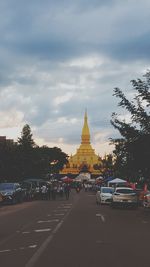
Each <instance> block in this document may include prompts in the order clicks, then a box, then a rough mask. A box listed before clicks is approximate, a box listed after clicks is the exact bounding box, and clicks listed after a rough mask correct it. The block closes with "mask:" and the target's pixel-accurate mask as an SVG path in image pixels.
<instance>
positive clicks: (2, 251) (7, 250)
mask: <svg viewBox="0 0 150 267" xmlns="http://www.w3.org/2000/svg"><path fill="white" fill-rule="evenodd" d="M10 251H11V249H5V250H0V253H4V252H10Z"/></svg>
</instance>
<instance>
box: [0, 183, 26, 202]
mask: <svg viewBox="0 0 150 267" xmlns="http://www.w3.org/2000/svg"><path fill="white" fill-rule="evenodd" d="M0 194H1V195H2V202H4V203H12V204H15V203H17V202H22V200H23V191H22V189H21V186H20V184H19V183H0Z"/></svg>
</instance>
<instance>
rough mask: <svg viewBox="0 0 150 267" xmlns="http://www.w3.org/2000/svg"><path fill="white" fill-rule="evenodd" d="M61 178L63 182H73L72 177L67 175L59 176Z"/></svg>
mask: <svg viewBox="0 0 150 267" xmlns="http://www.w3.org/2000/svg"><path fill="white" fill-rule="evenodd" d="M61 180H62V181H63V182H64V183H71V182H73V179H71V178H69V177H68V176H65V177H63V178H61Z"/></svg>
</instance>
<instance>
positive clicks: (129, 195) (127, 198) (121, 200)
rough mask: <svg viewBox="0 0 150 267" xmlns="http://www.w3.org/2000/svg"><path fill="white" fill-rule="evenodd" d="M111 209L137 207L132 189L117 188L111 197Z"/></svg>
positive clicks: (136, 199) (135, 195)
mask: <svg viewBox="0 0 150 267" xmlns="http://www.w3.org/2000/svg"><path fill="white" fill-rule="evenodd" d="M111 206H112V207H116V206H120V207H123V206H124V207H135V208H136V207H137V206H138V196H137V193H136V191H135V190H134V189H132V188H130V187H117V188H116V189H115V191H114V193H113V195H112V202H111Z"/></svg>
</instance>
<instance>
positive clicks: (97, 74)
mask: <svg viewBox="0 0 150 267" xmlns="http://www.w3.org/2000/svg"><path fill="white" fill-rule="evenodd" d="M0 13H1V15H0V118H1V119H0V135H6V136H7V138H14V139H15V140H16V139H17V137H19V136H20V133H21V130H22V127H23V125H24V124H26V123H28V124H29V125H30V127H31V129H32V132H33V137H34V139H35V141H36V143H37V144H38V145H43V144H47V145H49V146H59V147H60V148H62V150H63V151H64V152H66V153H68V154H70V153H74V152H75V151H76V148H77V147H78V146H79V144H80V136H81V130H82V125H83V116H84V112H85V108H87V110H88V121H89V126H90V132H91V141H92V144H93V147H94V148H95V150H96V152H97V153H99V154H100V155H104V154H105V153H109V152H110V151H111V150H112V147H110V146H109V138H110V137H114V136H116V135H117V134H118V133H117V132H115V130H114V128H113V127H112V126H111V124H110V119H111V114H112V112H114V111H118V107H117V99H116V98H115V97H114V96H112V95H113V89H114V87H120V88H121V89H122V90H123V91H124V92H125V93H126V94H129V95H130V94H132V87H131V85H130V80H131V79H136V78H142V76H143V74H144V73H145V72H146V70H147V69H148V68H149V67H150V63H149V60H150V1H149V0H130V1H129V0H126V1H120V0H92V1H91V0H90V1H89V0H76V1H71V0H42V1H41V0H1V1H0ZM120 111H121V110H120Z"/></svg>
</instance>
